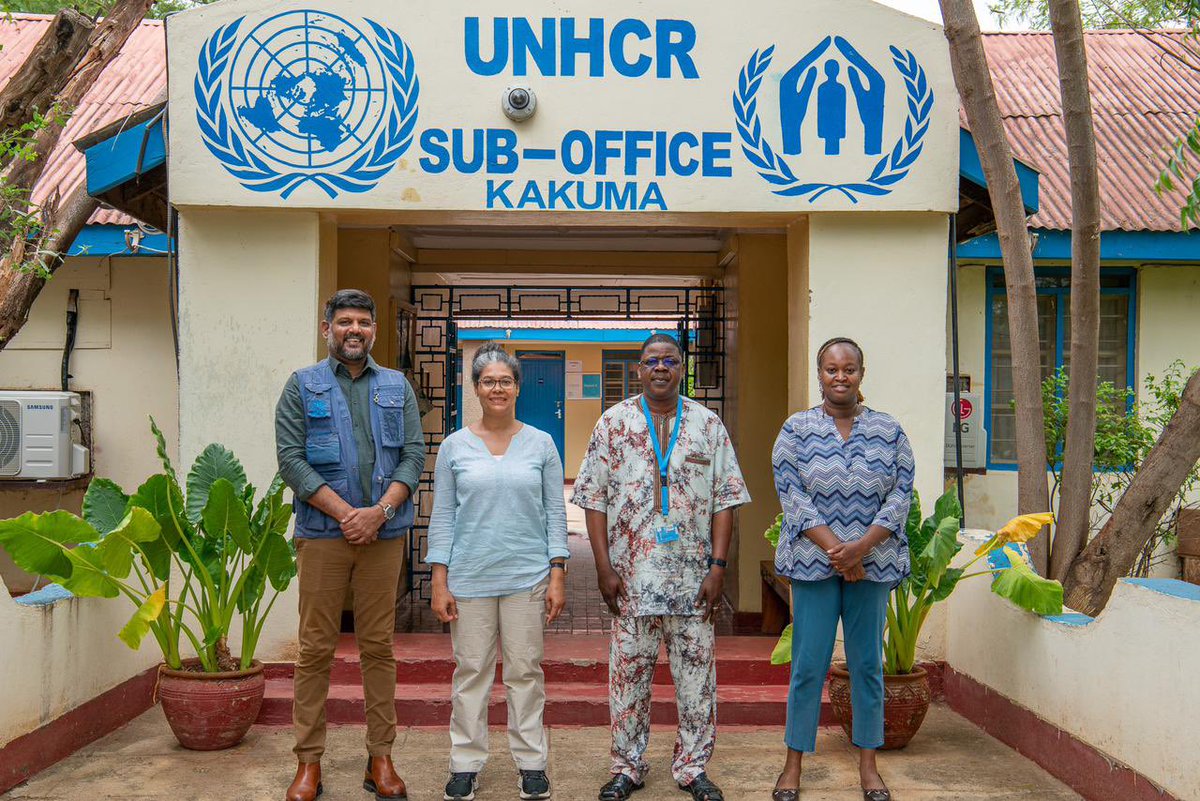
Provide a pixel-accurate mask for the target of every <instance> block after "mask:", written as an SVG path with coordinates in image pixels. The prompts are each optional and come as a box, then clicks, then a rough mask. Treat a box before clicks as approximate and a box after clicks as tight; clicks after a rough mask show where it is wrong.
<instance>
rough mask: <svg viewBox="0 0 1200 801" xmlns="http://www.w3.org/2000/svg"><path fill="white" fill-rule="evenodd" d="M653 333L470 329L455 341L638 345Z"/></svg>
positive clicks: (592, 330) (649, 330) (646, 331)
mask: <svg viewBox="0 0 1200 801" xmlns="http://www.w3.org/2000/svg"><path fill="white" fill-rule="evenodd" d="M652 333H654V331H653V330H651V329H649V328H646V329H606V328H569V329H562V328H471V329H463V328H460V329H459V330H458V340H459V341H460V342H463V341H477V342H478V341H483V340H495V341H497V342H504V341H505V340H513V341H523V342H577V343H584V344H586V343H622V344H630V345H640V344H642V342H644V341H645V340H646V338H647V337H649V336H650V335H651V334H652Z"/></svg>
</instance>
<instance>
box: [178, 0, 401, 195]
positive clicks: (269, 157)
mask: <svg viewBox="0 0 1200 801" xmlns="http://www.w3.org/2000/svg"><path fill="white" fill-rule="evenodd" d="M244 21H245V17H242V18H239V19H236V20H234V21H233V22H231V23H229V24H227V25H224V26H222V27H220V28H218V29H217V30H216V31H215V32H214V33H213V35H212V36H211V37H209V39H208V40H207V41H206V42H205V43H204V46H203V47H202V48H201V50H200V58H199V65H198V67H199V68H198V70H197V74H196V81H195V96H196V121H197V123H198V124H199V126H200V136H201V139H202V140H203V141H204V144H205V146H206V147H207V148H208V150H209V152H210V153H212V154H213V155H214V156H215V157H216V158H217V160H218V161H220V162H221V164H222V165H223V166H224V167H225V169H226V170H228V171H229V173H230V174H231V175H232V176H233V177H234V178H236V179H237V180H238V181H239V182H240V183H241V184H242V186H244V187H245V188H247V189H250V190H252V191H255V192H279V193H280V194H281V196H282V197H284V198H287V197H289V196H290V195H291V194H292V193H293V192H295V191H296V190H297V189H299V188H300V187H301V186H304V185H305V184H307V183H312V184H313V185H315V186H317V187H319V188H320V189H321V190H323V191H324V192H325V193H326V194H327V195H329V197H330V198H336V197H337V196H338V194H339V192H366V191H368V190H370V189H372V188H374V187H375V185H376V184H378V183H379V181H380V179H382V178H383V176H385V175H386V174H387V173H388V172H389V171H390V170H391V169H392V167H393V166H394V165H395V164H396V162H397V161H398V160H399V159H400V157H401V156H402V155H403V154H404V152H405V151H406V150H408V147H409V145H411V144H412V139H413V130H414V128H415V126H416V123H417V98H418V95H419V94H420V83H419V82H418V80H417V73H416V68H415V66H414V64H413V56H412V51H411V50H410V49H409V47H408V45H407V44H405V43H404V41H403V40H402V39H401V38H400V36H399V35H398V34H397V33H395V32H394V31H391V30H389V29H387V28H385V27H383V26H382V25H380V24H378V23H376V22H372V21H371V20H363V21H362V22H363V23H365V24H364V25H362V26H358V25H355V24H353V23H351V22H350V21H348V20H346V19H344V18H342V17H339V16H337V15H335V14H330V13H328V12H324V11H312V10H296V11H285V12H283V13H281V14H276V15H275V16H273V17H270V18H269V19H267V20H264V21H263V22H261V23H260V24H259V25H257V26H256V27H254V28H253V29H251V30H249V31H245V32H243V27H242V25H243V22H244Z"/></svg>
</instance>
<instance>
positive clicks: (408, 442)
mask: <svg viewBox="0 0 1200 801" xmlns="http://www.w3.org/2000/svg"><path fill="white" fill-rule="evenodd" d="M375 331H376V324H375V302H374V301H373V300H371V296H370V295H368V294H366V293H365V292H360V291H359V290H357V289H343V290H340V291H338V292H337V293H335V294H334V296H333V297H331V298H330V299H329V301H328V302H326V304H325V319H324V320H323V321H322V323H321V333H322V334H323V335H324V337H325V342H326V344H327V345H328V347H329V358H328V359H326V360H324V361H322V362H320V363H318V364H315V365H313V366H311V367H305V368H303V369H301V370H297V371H296V372H295V373H293V374H292V376H291V378H289V379H288V382H287V385H286V386H285V387H284V390H283V394H282V395H281V396H280V398H279V403H278V405H277V406H276V408H275V438H276V450H277V453H278V456H279V472H280V474H281V475H282V476H283V480H284V481H285V482H287V485H288V486H289V487H291V488H292V491H293V492H294V493H295V506H296V534H295V542H296V561H297V569H298V571H299V586H300V637H299V639H300V653H299V657H298V658H297V659H296V672H295V692H294V696H295V702H294V706H293V709H292V718H293V723H294V726H295V731H296V747H295V748H294V749H293V750H294V751H295V754H296V758H297V759H298V761H299V764H298V766H297V768H296V778H295V779H294V780H293V781H292V784H291V786H290V787H289V788H288V791H287V801H313V799H315V798H316V797H317V796H318V795H320V794H321V792H322V789H323V788H322V786H321V755H322V754H323V753H324V751H325V697H326V695H327V694H328V692H329V670H330V666H331V665H332V663H333V654H334V649H335V648H336V647H337V642H338V635H339V632H340V628H341V618H342V606H343V603H344V600H345V597H346V591H347V590H350V591H352V593H353V596H354V632H355V638H356V639H357V640H358V650H359V654H360V657H361V663H362V681H363V696H364V698H365V700H366V713H367V754H368V757H367V767H366V771H365V774H364V776H363V788H364V789H366V790H368V791H369V792H372V793H374V794H375V797H376V799H379V800H380V801H383V799H389V800H390V801H396V800H401V799H406V798H407V791H406V789H405V786H404V781H403V780H402V779H401V778H400V776H399V775H397V773H396V769H395V767H394V766H393V765H392V757H391V753H392V743H393V742H394V741H395V739H396V707H395V696H396V658H395V655H394V654H393V652H392V637H393V632H394V630H395V624H396V585H397V583H398V582H399V579H400V568H401V566H402V565H403V563H404V548H405V541H406V537H405V536H404V535H405V534H406V533H407V532H408V530H409V528H410V527H411V526H412V522H413V505H412V500H411V498H412V494H413V491H414V490H415V489H416V486H417V481H418V480H419V479H420V476H421V471H422V469H424V466H425V446H424V436H423V434H422V431H421V417H420V412H419V411H418V410H417V400H416V397H415V396H414V394H413V391H412V387H410V386H409V385H408V382H407V381H406V380H405V378H404V376H403V374H401V373H400V372H398V371H396V370H389V369H387V368H385V367H380V366H379V365H378V364H376V363H375V360H374V359H372V358H371V356H370V352H371V345H373V344H374V342H375Z"/></svg>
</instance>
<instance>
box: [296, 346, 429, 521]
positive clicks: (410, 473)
mask: <svg viewBox="0 0 1200 801" xmlns="http://www.w3.org/2000/svg"><path fill="white" fill-rule="evenodd" d="M333 368H334V369H333V374H334V377H335V378H337V382H338V386H339V387H341V390H342V395H343V396H344V397H345V398H346V404H347V405H348V406H349V407H350V420H351V423H352V425H353V429H354V445H355V448H356V449H357V451H358V477H359V480H360V481H361V483H362V489H363V497H364V498H370V497H371V473H372V472H373V471H374V470H375V437H374V435H373V434H372V432H371V406H370V404H371V393H370V372H371V371H372V370H378V369H380V368H379V365H378V364H377V363H376V362H375V360H374V359H372V358H371V357H370V356H368V357H367V366H366V368H364V369H363V371H362V372H361V373H359V375H358V378H351V377H350V371H349V370H348V369H346V365H344V364H342V363H341V362H339V361H337V360H336V359H335V360H333ZM275 451H276V455H277V456H278V458H279V474H280V475H281V476H282V477H283V480H284V482H285V483H286V484H287V485H288V486H289V487H291V488H292V492H294V493H295V494H296V498H297V499H299V500H302V501H306V500H308V499H309V498H311V497H312V495H313V493H315V492H316V491H317V490H319V489H320V488H321V485H323V484H325V483H326V482H325V479H324V478H322V477H321V474H320V473H318V472H317V471H316V470H314V469H313V467H312V465H310V464H309V463H308V461H307V460H306V459H305V412H304V401H303V399H302V398H301V396H300V382H299V381H298V380H297V379H296V375H295V373H293V374H292V376H291V377H290V378H288V381H287V384H286V385H285V386H284V388H283V394H282V395H280V396H279V403H277V404H276V406H275ZM424 469H425V435H424V433H423V432H422V429H421V413H420V411H418V409H417V398H416V396H415V395H414V394H413V392H412V391H411V389H410V390H409V392H408V393H407V396H406V397H405V399H404V447H403V448H402V449H401V451H400V464H398V465H397V466H396V469H395V470H394V471H392V481H400V482H402V483H404V484H407V485H408V489H409V492H410V493H412V492H416V489H417V483H418V482H419V481H420V479H421V471H422V470H424Z"/></svg>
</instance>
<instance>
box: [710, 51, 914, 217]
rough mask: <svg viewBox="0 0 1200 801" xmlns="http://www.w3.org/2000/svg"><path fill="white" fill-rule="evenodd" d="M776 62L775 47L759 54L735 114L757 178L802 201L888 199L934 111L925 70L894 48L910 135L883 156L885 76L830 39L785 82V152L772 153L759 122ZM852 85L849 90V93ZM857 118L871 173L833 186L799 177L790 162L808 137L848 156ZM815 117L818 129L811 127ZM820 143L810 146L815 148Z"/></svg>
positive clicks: (742, 84)
mask: <svg viewBox="0 0 1200 801" xmlns="http://www.w3.org/2000/svg"><path fill="white" fill-rule="evenodd" d="M774 56H775V46H774V45H772V46H770V47H767V48H765V49H763V50H761V51H759V50H756V51H755V52H754V54H753V55H752V56H751V57H750V60H749V61H748V62H747V63H746V66H745V67H744V68H743V69H742V71H741V74H740V75H739V76H738V85H737V89H735V90H734V93H733V112H734V117H735V118H736V122H737V130H738V136H739V137H740V138H741V144H742V152H743V153H744V154H745V156H746V158H747V159H748V160H749V161H750V163H751V164H753V165H754V167H755V169H756V170H757V171H758V174H759V176H761V177H762V179H763V180H764V181H766V182H767V183H768V184H771V186H772V187H773V188H772V190H771V191H772V192H774V193H775V194H776V195H780V196H782V197H803V198H804V199H806V200H808V201H809V202H810V203H811V202H816V201H817V200H819V199H820V198H821V197H823V196H824V195H827V194H830V193H840V194H842V195H844V196H845V197H847V198H849V200H850V201H851V202H852V203H857V202H858V199H859V197H860V196H862V195H869V196H879V195H886V194H889V193H890V192H891V191H892V190H893V189H894V188H895V186H896V185H897V184H898V183H900V182H901V181H902V180H904V178H905V177H906V176H907V175H908V173H909V171H910V170H911V169H912V167H913V165H914V164H915V163H916V161H917V159H918V158H919V157H920V155H921V149H922V147H923V146H924V141H925V135H926V134H927V133H928V132H929V122H930V112H931V111H932V110H933V103H934V98H933V89H932V88H931V87H930V86H929V81H928V80H927V79H926V77H925V70H924V68H923V67H922V66H921V65H920V64H919V63H917V59H916V56H914V55H913V54H912V52H911V51H908V50H901V49H899V48H897V47H892V48H891V56H892V66H893V67H894V68H895V69H896V70H897V71H898V72H899V73H900V77H901V78H902V79H903V80H904V88H905V99H906V101H907V103H906V105H907V112H908V113H907V116H906V118H905V122H904V133H903V134H902V135H901V136H900V137H899V138H898V139H897V140H896V141H895V142H894V143H893V144H892V145H891V147H890V148H888V150H886V151H885V150H884V143H883V124H884V111H885V104H886V102H887V96H886V95H887V92H886V88H887V86H886V81H885V79H884V77H883V75H882V74H881V73H880V72H879V70H877V69H876V68H875V67H874V66H873V65H872V64H871V63H870V62H869V61H868V60H867V59H866V58H864V57H863V56H862V54H861V53H859V52H858V50H857V49H855V47H854V46H853V45H852V44H851V43H850V42H849V41H848V40H846V39H845V38H843V37H841V36H826V37H825V38H824V39H822V40H821V42H820V43H818V44H817V45H816V47H814V48H813V49H812V50H810V51H809V52H808V53H806V54H805V55H804V56H803V57H802V58H800V60H799V61H797V62H796V63H795V64H793V65H792V66H791V67H789V68H788V69H787V70H786V71H785V72H784V73H783V75H782V76H781V77H780V79H779V84H778V86H779V117H778V119H779V125H780V141H781V142H782V149H781V150H780V151H777V150H776V148H774V147H772V146H771V143H770V142H769V141H768V139H767V137H766V135H765V134H764V131H763V129H764V126H763V122H762V119H761V117H760V115H759V107H758V92H759V89H760V88H761V86H762V82H763V77H764V76H765V75H766V73H767V69H768V68H769V67H770V66H771V61H772V59H773V58H774ZM846 84H849V91H847V86H846ZM852 114H856V115H857V117H858V123H859V126H858V130H861V132H862V138H861V140H860V141H861V142H862V151H861V152H862V154H863V155H865V156H871V157H876V156H879V157H880V158H878V159H872V160H871V162H870V163H871V165H872V167H871V169H870V171H869V173H868V174H867V175H862V176H860V177H857V178H855V179H852V180H849V181H840V182H828V181H824V182H823V181H813V180H810V179H805V178H801V177H799V176H798V175H797V174H796V171H795V169H794V168H793V167H792V165H791V164H789V162H788V160H787V158H786V156H794V155H799V154H800V153H802V152H803V151H804V147H805V143H804V135H803V134H804V131H805V130H807V131H810V132H815V134H816V138H817V139H818V140H820V146H821V150H822V151H823V152H822V155H823V156H825V157H829V158H834V159H836V158H838V157H840V156H843V155H844V153H845V151H844V148H843V145H844V144H846V143H847V141H848V140H850V138H851V137H850V131H849V128H848V125H847V122H848V120H850V119H851V118H852V117H851V115H852ZM812 117H815V118H816V119H815V125H814V124H812V123H811V122H810V123H809V124H808V125H807V126H806V120H810V119H811V118H812ZM812 144H814V143H811V142H810V143H809V146H810V147H811V146H812Z"/></svg>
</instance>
